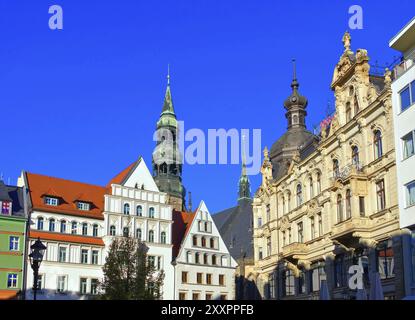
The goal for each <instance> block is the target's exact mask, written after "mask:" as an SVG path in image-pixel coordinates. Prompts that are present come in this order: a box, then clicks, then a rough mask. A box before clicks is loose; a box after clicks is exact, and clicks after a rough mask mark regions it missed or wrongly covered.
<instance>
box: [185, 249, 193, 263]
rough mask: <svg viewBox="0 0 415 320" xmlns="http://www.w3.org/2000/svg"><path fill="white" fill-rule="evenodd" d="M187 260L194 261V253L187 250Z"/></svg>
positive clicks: (188, 261)
mask: <svg viewBox="0 0 415 320" xmlns="http://www.w3.org/2000/svg"><path fill="white" fill-rule="evenodd" d="M186 262H187V263H192V253H191V252H190V251H187V252H186Z"/></svg>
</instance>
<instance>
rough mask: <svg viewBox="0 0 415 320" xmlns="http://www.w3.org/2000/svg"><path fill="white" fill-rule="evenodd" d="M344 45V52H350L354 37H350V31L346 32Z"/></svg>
mask: <svg viewBox="0 0 415 320" xmlns="http://www.w3.org/2000/svg"><path fill="white" fill-rule="evenodd" d="M342 41H343V45H344V51H345V52H348V51H350V45H351V43H352V37H351V36H350V33H349V31H346V32H345V33H344V35H343V39H342Z"/></svg>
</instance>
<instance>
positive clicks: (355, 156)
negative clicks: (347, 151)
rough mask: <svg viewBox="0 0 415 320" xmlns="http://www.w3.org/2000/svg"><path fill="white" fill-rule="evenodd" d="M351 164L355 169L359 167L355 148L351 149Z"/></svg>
mask: <svg viewBox="0 0 415 320" xmlns="http://www.w3.org/2000/svg"><path fill="white" fill-rule="evenodd" d="M352 164H353V165H354V166H355V167H358V166H359V148H358V147H357V146H353V147H352Z"/></svg>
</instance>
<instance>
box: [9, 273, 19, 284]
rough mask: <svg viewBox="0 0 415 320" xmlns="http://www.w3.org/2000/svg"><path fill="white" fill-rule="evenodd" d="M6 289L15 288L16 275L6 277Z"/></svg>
mask: <svg viewBox="0 0 415 320" xmlns="http://www.w3.org/2000/svg"><path fill="white" fill-rule="evenodd" d="M7 288H17V273H9V274H8V275H7Z"/></svg>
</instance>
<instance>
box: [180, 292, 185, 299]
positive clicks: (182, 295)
mask: <svg viewBox="0 0 415 320" xmlns="http://www.w3.org/2000/svg"><path fill="white" fill-rule="evenodd" d="M179 300H186V293H185V292H179Z"/></svg>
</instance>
